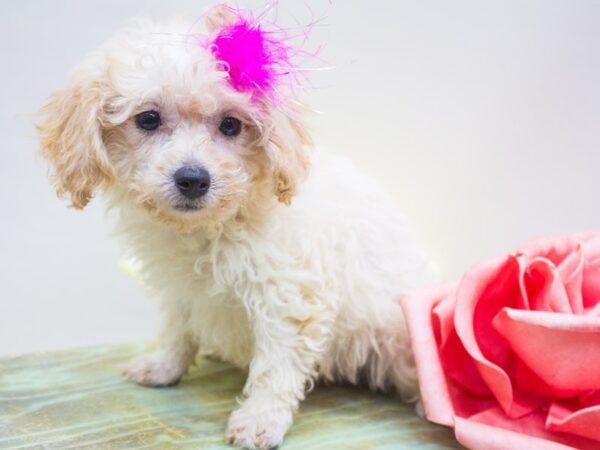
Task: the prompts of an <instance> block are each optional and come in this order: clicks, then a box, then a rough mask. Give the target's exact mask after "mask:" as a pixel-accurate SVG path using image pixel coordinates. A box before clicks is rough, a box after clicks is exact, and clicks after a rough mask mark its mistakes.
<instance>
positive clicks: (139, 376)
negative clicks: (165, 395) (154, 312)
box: [123, 304, 198, 387]
mask: <svg viewBox="0 0 600 450" xmlns="http://www.w3.org/2000/svg"><path fill="white" fill-rule="evenodd" d="M177 306H181V307H176V306H175V305H170V308H168V309H167V316H166V321H165V326H164V330H163V333H162V335H161V338H160V340H159V348H158V350H156V351H154V352H151V353H145V354H143V355H140V356H138V357H137V358H134V359H133V360H131V361H130V362H129V364H128V365H127V367H126V368H125V370H124V371H123V376H124V377H125V378H126V379H127V380H129V381H132V382H134V383H137V384H142V385H145V386H155V387H163V386H173V385H175V384H177V383H179V381H180V380H181V377H182V376H183V375H184V374H185V372H187V370H188V368H189V366H190V364H191V363H192V362H193V361H194V358H195V356H196V352H197V351H198V345H197V344H196V342H195V341H194V339H193V336H192V335H191V333H190V330H189V329H188V326H187V322H188V318H189V313H188V312H187V311H186V310H185V308H184V307H183V305H181V304H178V305H177Z"/></svg>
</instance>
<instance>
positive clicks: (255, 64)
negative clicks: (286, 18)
mask: <svg viewBox="0 0 600 450" xmlns="http://www.w3.org/2000/svg"><path fill="white" fill-rule="evenodd" d="M211 51H212V53H213V55H214V56H215V58H216V59H217V60H218V61H219V62H220V63H222V64H223V66H224V68H225V70H226V71H227V72H228V74H229V78H230V82H231V85H232V86H233V88H234V89H236V90H237V91H240V92H251V93H253V94H255V95H267V96H270V95H272V94H273V92H274V89H275V87H276V85H277V84H278V78H279V77H281V76H283V75H286V74H287V71H286V70H285V68H286V67H289V66H291V61H290V55H289V49H288V46H287V45H286V44H285V43H284V42H283V41H282V40H278V39H277V38H276V37H275V36H274V34H272V33H269V32H266V31H263V30H262V29H261V27H260V25H259V24H254V23H252V22H250V21H248V20H247V19H244V18H240V20H239V21H238V22H236V23H234V24H231V25H227V26H225V27H224V28H223V29H222V30H221V31H220V32H219V33H218V35H217V36H216V37H215V39H214V41H213V44H212V45H211Z"/></svg>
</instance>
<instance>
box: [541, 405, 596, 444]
mask: <svg viewBox="0 0 600 450" xmlns="http://www.w3.org/2000/svg"><path fill="white" fill-rule="evenodd" d="M546 427H547V428H548V429H549V430H553V431H560V432H563V433H571V434H576V435H578V436H583V437H586V438H589V439H594V440H596V441H600V405H595V406H591V407H588V408H583V409H577V410H572V409H569V408H567V407H565V406H563V405H560V404H559V403H554V404H552V406H551V407H550V410H549V411H548V420H547V421H546ZM599 446H600V444H599Z"/></svg>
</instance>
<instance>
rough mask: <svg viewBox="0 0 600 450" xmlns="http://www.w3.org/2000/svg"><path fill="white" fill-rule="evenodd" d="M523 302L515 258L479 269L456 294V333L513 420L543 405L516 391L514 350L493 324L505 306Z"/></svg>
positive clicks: (509, 257) (470, 274)
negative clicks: (512, 371)
mask: <svg viewBox="0 0 600 450" xmlns="http://www.w3.org/2000/svg"><path fill="white" fill-rule="evenodd" d="M522 302H523V300H522V296H521V292H520V285H519V263H518V261H517V259H516V258H514V257H512V256H507V257H503V258H498V259H494V260H491V261H488V262H485V263H482V264H479V265H478V266H475V267H474V268H473V269H471V270H470V271H469V272H467V274H466V275H465V276H464V277H463V279H462V281H461V282H460V284H459V286H458V291H457V294H456V309H455V318H454V323H455V326H456V332H457V334H458V336H459V337H460V339H461V341H462V343H463V345H464V347H465V349H466V351H467V352H468V353H469V355H470V356H471V357H472V358H473V359H474V360H475V364H476V365H477V369H478V370H479V373H480V374H481V376H482V378H483V379H484V380H485V382H486V384H487V385H488V387H489V388H490V389H491V390H492V392H493V394H494V396H495V397H496V399H497V400H498V402H499V403H500V405H501V406H502V408H503V409H504V411H505V412H506V414H507V415H509V416H510V417H520V416H523V415H526V414H529V413H530V412H531V411H533V410H534V409H535V408H537V407H539V406H540V401H539V400H538V399H535V398H528V397H525V396H524V395H521V394H520V393H519V392H516V391H515V390H514V389H513V386H512V383H511V380H510V378H509V376H508V374H507V372H506V371H507V370H509V364H510V362H511V350H510V348H509V347H508V345H507V344H506V342H505V340H504V339H503V338H502V336H501V335H500V334H499V333H498V332H497V331H496V330H495V329H494V328H493V326H492V324H491V322H492V319H493V317H494V316H495V315H496V314H497V313H498V311H500V310H501V309H502V308H503V307H504V306H513V305H517V304H522ZM500 365H502V367H501V366H500Z"/></svg>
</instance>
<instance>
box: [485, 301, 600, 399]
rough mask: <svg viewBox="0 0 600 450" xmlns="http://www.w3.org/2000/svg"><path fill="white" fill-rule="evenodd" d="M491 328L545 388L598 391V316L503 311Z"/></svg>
mask: <svg viewBox="0 0 600 450" xmlns="http://www.w3.org/2000/svg"><path fill="white" fill-rule="evenodd" d="M493 326H494V328H495V329H496V330H497V331H498V332H499V333H500V334H501V335H502V336H504V338H505V339H506V341H507V342H508V343H509V344H510V347H511V349H512V350H513V351H514V352H515V354H516V355H518V357H519V358H520V359H521V360H522V361H523V362H524V363H525V364H527V366H528V367H529V368H530V369H531V370H532V371H533V372H534V373H535V374H536V375H537V376H539V377H540V378H541V379H542V380H543V381H544V382H545V383H546V384H547V385H548V386H550V387H553V388H556V389H558V390H563V389H573V388H577V389H579V390H580V392H581V391H586V390H593V389H600V364H597V363H594V362H597V361H600V317H592V316H575V315H572V314H559V313H550V312H544V311H521V310H515V309H511V308H504V309H502V311H500V313H498V315H497V316H496V317H495V318H494V320H493Z"/></svg>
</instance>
